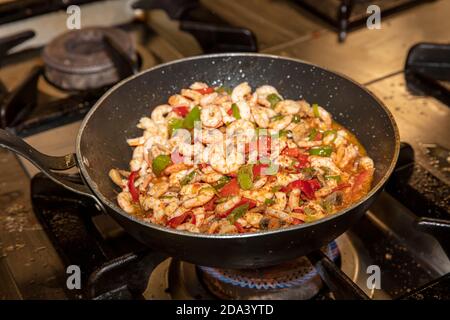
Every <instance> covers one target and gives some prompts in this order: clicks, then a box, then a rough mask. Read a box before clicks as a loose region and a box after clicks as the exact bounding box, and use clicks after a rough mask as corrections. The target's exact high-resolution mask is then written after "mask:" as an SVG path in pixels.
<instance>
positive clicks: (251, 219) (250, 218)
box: [243, 212, 263, 228]
mask: <svg viewBox="0 0 450 320" xmlns="http://www.w3.org/2000/svg"><path fill="white" fill-rule="evenodd" d="M243 218H244V219H245V221H246V222H247V223H248V224H250V225H252V226H253V227H256V228H259V223H260V222H261V219H262V218H263V215H262V214H261V213H258V212H247V213H246V214H245V215H244V217H243Z"/></svg>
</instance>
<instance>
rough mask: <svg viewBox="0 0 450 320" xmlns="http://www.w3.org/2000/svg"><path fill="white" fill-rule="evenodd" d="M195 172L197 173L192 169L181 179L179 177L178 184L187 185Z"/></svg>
mask: <svg viewBox="0 0 450 320" xmlns="http://www.w3.org/2000/svg"><path fill="white" fill-rule="evenodd" d="M196 174H197V172H196V171H195V170H193V171H192V172H190V173H188V174H187V175H185V176H184V177H183V179H181V181H180V185H181V186H184V185H187V184H188V183H190V182H191V181H192V180H193V179H194V177H195V175H196Z"/></svg>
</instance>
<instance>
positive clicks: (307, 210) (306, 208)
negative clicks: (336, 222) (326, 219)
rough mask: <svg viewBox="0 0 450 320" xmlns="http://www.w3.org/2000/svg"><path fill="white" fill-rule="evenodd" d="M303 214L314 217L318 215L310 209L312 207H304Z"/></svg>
mask: <svg viewBox="0 0 450 320" xmlns="http://www.w3.org/2000/svg"><path fill="white" fill-rule="evenodd" d="M303 212H305V214H306V215H307V216H312V215H314V214H315V213H316V211H314V209H312V208H310V207H304V208H303Z"/></svg>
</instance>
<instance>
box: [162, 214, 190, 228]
mask: <svg viewBox="0 0 450 320" xmlns="http://www.w3.org/2000/svg"><path fill="white" fill-rule="evenodd" d="M190 215H194V214H193V212H192V211H186V212H185V213H183V214H181V215H179V216H176V217H175V218H172V219H170V220H169V221H167V224H168V225H169V227H171V228H176V227H178V226H179V225H180V224H182V223H184V221H186V219H187V218H188V217H189V216H190ZM194 219H195V217H194Z"/></svg>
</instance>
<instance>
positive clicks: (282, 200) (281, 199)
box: [269, 192, 287, 210]
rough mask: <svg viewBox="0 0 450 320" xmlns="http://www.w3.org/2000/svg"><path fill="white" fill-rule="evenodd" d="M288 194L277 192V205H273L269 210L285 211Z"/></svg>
mask: <svg viewBox="0 0 450 320" xmlns="http://www.w3.org/2000/svg"><path fill="white" fill-rule="evenodd" d="M286 203H287V200H286V193H284V192H275V203H274V204H273V205H271V206H270V207H269V208H272V209H275V210H284V208H285V207H286Z"/></svg>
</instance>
